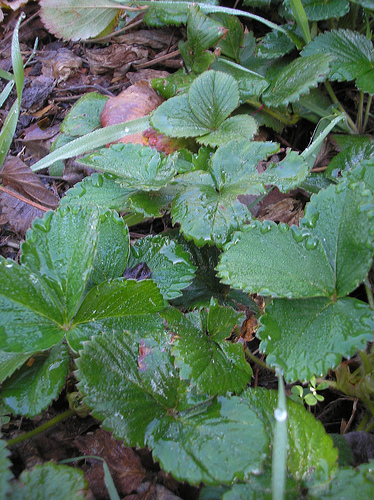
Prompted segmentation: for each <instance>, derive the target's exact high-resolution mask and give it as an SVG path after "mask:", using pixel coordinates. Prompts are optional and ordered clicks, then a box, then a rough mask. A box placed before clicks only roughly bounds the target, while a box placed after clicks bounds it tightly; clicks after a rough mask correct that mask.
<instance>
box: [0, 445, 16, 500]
mask: <svg viewBox="0 0 374 500" xmlns="http://www.w3.org/2000/svg"><path fill="white" fill-rule="evenodd" d="M9 455H10V452H9V449H8V448H7V443H6V441H4V440H3V439H0V499H1V500H6V498H7V493H9V492H10V489H11V486H10V480H11V479H12V478H13V474H12V472H11V470H10V466H11V465H12V462H11V461H10V460H9V458H8V456H9Z"/></svg>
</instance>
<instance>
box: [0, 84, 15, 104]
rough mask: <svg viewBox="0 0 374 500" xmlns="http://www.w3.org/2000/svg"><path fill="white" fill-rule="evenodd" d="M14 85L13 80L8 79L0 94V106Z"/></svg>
mask: <svg viewBox="0 0 374 500" xmlns="http://www.w3.org/2000/svg"><path fill="white" fill-rule="evenodd" d="M13 87H14V80H13V81H10V82H8V83H7V84H6V86H5V88H4V90H3V91H2V92H1V94H0V108H1V106H2V105H3V104H4V102H5V101H6V100H7V99H8V97H9V94H10V93H11V92H12V88H13Z"/></svg>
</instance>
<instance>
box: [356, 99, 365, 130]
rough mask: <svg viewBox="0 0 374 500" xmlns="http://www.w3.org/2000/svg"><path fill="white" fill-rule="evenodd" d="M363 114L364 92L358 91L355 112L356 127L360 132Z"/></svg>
mask: <svg viewBox="0 0 374 500" xmlns="http://www.w3.org/2000/svg"><path fill="white" fill-rule="evenodd" d="M363 115H364V93H363V91H362V90H361V91H360V102H359V104H358V112H357V128H358V131H359V132H360V134H362V132H363V128H362V124H363Z"/></svg>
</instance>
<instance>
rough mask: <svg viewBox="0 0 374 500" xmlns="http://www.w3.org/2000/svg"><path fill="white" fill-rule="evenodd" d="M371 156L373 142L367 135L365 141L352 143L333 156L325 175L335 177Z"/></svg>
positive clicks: (373, 147) (373, 152)
mask: <svg viewBox="0 0 374 500" xmlns="http://www.w3.org/2000/svg"><path fill="white" fill-rule="evenodd" d="M373 156H374V142H373V141H372V140H371V139H370V138H369V137H368V138H367V140H366V141H365V142H363V143H361V144H352V146H350V147H348V148H345V149H344V150H343V151H341V152H340V153H338V154H337V155H336V156H334V158H333V159H332V160H331V161H330V163H329V165H328V167H327V169H326V176H327V177H329V178H330V179H336V178H337V177H338V176H339V175H340V173H341V172H344V171H349V170H352V169H354V168H355V167H357V166H358V165H360V164H361V162H362V161H363V160H369V159H370V158H371V157H373Z"/></svg>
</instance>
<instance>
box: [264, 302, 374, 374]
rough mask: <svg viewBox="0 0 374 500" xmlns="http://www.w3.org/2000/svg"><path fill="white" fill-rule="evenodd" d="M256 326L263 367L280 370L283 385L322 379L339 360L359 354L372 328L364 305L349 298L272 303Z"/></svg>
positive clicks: (367, 308)
mask: <svg viewBox="0 0 374 500" xmlns="http://www.w3.org/2000/svg"><path fill="white" fill-rule="evenodd" d="M260 321H261V325H262V326H261V328H260V329H259V330H258V332H257V335H258V337H259V338H260V339H262V342H261V344H260V348H261V350H262V351H263V352H266V353H267V355H268V356H267V363H269V364H271V365H279V366H281V367H282V368H283V370H284V377H285V379H286V380H287V381H296V380H302V381H306V380H310V378H311V377H312V376H313V375H314V374H315V375H320V376H323V375H325V374H326V373H327V371H328V370H329V369H330V368H335V367H336V366H337V365H338V364H339V363H340V361H341V358H342V356H344V357H346V358H349V357H351V356H352V355H353V354H354V353H355V351H356V349H364V348H365V346H366V343H367V342H369V341H370V340H371V339H372V336H373V334H372V331H373V328H374V322H373V320H372V311H371V309H370V308H369V306H368V305H367V304H365V303H364V302H361V301H359V300H357V299H353V298H350V297H345V298H341V299H338V300H337V301H336V302H334V301H332V300H331V299H329V298H323V297H316V298H314V299H307V300H306V299H294V300H292V301H289V300H287V299H274V301H273V304H272V305H269V306H267V307H266V311H265V314H264V315H263V316H262V317H261V320H260Z"/></svg>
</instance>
